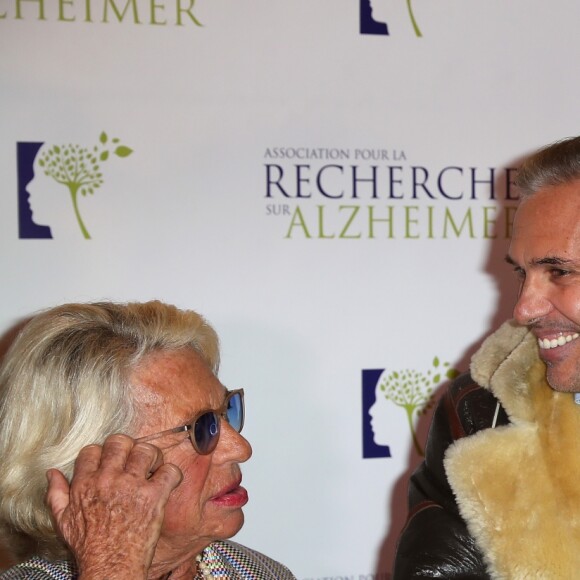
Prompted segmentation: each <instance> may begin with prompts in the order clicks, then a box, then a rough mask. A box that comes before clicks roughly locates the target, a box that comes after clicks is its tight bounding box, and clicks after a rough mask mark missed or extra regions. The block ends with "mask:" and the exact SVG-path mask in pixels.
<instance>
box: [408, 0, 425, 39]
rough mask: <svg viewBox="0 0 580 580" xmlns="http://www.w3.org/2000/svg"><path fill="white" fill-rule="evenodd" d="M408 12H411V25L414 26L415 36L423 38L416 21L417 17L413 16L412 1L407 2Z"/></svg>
mask: <svg viewBox="0 0 580 580" xmlns="http://www.w3.org/2000/svg"><path fill="white" fill-rule="evenodd" d="M407 10H408V11H409V18H410V19H411V24H412V25H413V30H414V31H415V35H416V36H418V37H421V36H423V35H422V34H421V30H420V29H419V25H418V24H417V21H416V20H415V15H414V14H413V7H412V6H411V0H407Z"/></svg>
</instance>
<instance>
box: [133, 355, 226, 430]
mask: <svg viewBox="0 0 580 580" xmlns="http://www.w3.org/2000/svg"><path fill="white" fill-rule="evenodd" d="M130 380H131V383H132V384H133V385H134V386H133V391H134V394H135V402H136V404H137V409H138V411H142V414H143V417H141V418H138V420H139V421H140V424H141V425H143V426H148V427H150V428H151V429H153V428H154V429H156V430H158V431H161V430H164V429H169V428H172V427H177V426H179V425H180V424H184V423H186V422H187V421H189V420H190V419H191V418H192V417H193V416H194V414H195V413H197V412H199V411H200V410H202V409H207V408H214V407H215V408H217V407H219V405H220V404H221V403H222V402H223V393H224V387H223V385H221V383H220V382H219V380H218V379H217V377H216V376H215V375H214V374H213V372H212V371H211V369H210V368H209V366H208V365H207V363H206V362H205V361H204V360H203V358H202V357H201V356H200V355H199V354H198V353H197V352H195V351H194V350H193V349H183V350H179V351H158V352H154V353H152V354H150V355H149V356H148V357H147V358H146V359H145V360H144V361H143V362H142V363H141V364H140V365H139V366H138V367H136V368H135V369H134V371H133V372H132V373H131V377H130ZM143 434H146V433H143Z"/></svg>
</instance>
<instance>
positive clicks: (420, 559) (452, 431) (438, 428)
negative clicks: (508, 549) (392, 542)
mask: <svg viewBox="0 0 580 580" xmlns="http://www.w3.org/2000/svg"><path fill="white" fill-rule="evenodd" d="M497 405H498V400H497V399H496V398H495V397H494V395H493V394H492V393H491V392H490V391H488V390H486V389H484V388H482V387H480V386H479V385H478V384H476V383H475V382H474V381H473V379H472V378H471V376H470V375H469V374H465V375H462V376H461V377H459V378H458V379H457V380H455V381H454V383H453V384H452V385H451V386H450V388H449V389H448V391H447V392H446V393H445V395H444V396H443V397H442V398H441V400H440V402H439V404H438V406H437V409H436V411H435V414H434V417H433V422H432V424H431V428H430V431H429V437H428V440H427V446H426V449H425V460H424V461H423V463H422V464H421V465H420V466H419V467H418V468H417V470H416V471H415V473H414V474H413V475H412V477H411V480H410V485H409V516H408V519H407V523H406V525H405V528H404V529H403V531H402V533H401V536H400V538H399V544H398V547H397V555H396V560H395V568H394V574H393V580H408V579H411V578H462V579H470V578H472V579H489V578H490V576H489V574H488V573H487V571H486V566H485V563H484V561H483V556H482V554H481V552H480V550H479V549H478V547H477V546H476V544H475V541H474V539H473V538H472V537H471V536H470V534H469V533H468V531H467V527H466V525H465V522H464V520H463V519H462V518H461V516H460V515H459V511H458V508H457V504H456V502H455V498H454V496H453V492H452V491H451V488H450V486H449V483H448V482H447V477H446V474H445V469H444V467H443V457H444V454H445V451H446V450H447V448H448V447H449V445H451V444H452V443H453V442H454V441H456V440H458V439H460V438H462V437H467V436H470V435H473V434H474V433H476V432H477V431H480V430H482V429H488V428H490V427H491V426H492V424H493V418H494V414H495V412H496V407H497ZM508 422H509V420H508V417H507V415H506V413H505V411H504V410H503V408H501V407H500V409H499V415H498V417H497V425H503V424H507V423H508Z"/></svg>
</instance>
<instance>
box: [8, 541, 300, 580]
mask: <svg viewBox="0 0 580 580" xmlns="http://www.w3.org/2000/svg"><path fill="white" fill-rule="evenodd" d="M202 561H203V562H204V563H205V565H206V569H208V570H209V571H210V572H211V575H212V577H213V578H215V580H295V576H294V575H293V574H292V572H290V570H288V568H286V567H285V566H283V565H282V564H279V563H278V562H276V561H274V560H272V559H271V558H268V557H267V556H264V555H263V554H261V553H260V552H256V551H255V550H251V549H250V548H246V547H245V546H242V545H240V544H236V543H235V542H230V541H224V542H214V543H213V544H210V545H209V546H208V547H207V548H206V549H205V550H204V551H203V558H202ZM77 577H78V571H77V569H76V566H75V565H74V563H73V562H70V561H65V560H61V561H58V562H50V561H49V560H45V559H44V558H40V557H38V556H35V557H33V558H31V559H30V560H27V561H26V562H23V563H21V564H18V565H17V566H14V567H12V568H10V569H9V570H7V571H6V572H4V573H3V574H0V580H21V579H27V580H75V579H76V578H77Z"/></svg>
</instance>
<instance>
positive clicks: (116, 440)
mask: <svg viewBox="0 0 580 580" xmlns="http://www.w3.org/2000/svg"><path fill="white" fill-rule="evenodd" d="M182 477H183V476H182V473H181V471H180V470H179V468H178V467H177V466H175V465H172V464H169V463H163V457H162V454H161V451H160V450H159V449H158V448H157V447H155V446H153V445H150V444H148V443H135V442H134V441H133V439H131V438H130V437H128V436H126V435H111V436H110V437H108V438H107V440H106V441H105V443H104V444H103V446H102V447H101V446H100V445H89V446H88V447H85V448H84V449H82V450H81V452H80V453H79V456H78V457H77V460H76V462H75V467H74V473H73V478H72V481H71V483H70V485H69V483H68V482H67V480H66V479H65V477H64V476H63V474H62V473H61V472H60V471H58V470H56V469H50V470H49V471H48V472H47V478H48V482H49V483H48V491H47V494H46V503H47V505H48V507H49V509H50V511H51V512H52V516H53V519H54V522H55V526H56V529H57V531H58V532H59V533H60V535H61V536H62V537H63V538H64V540H65V541H66V543H67V545H68V546H69V547H70V549H71V550H72V552H73V554H74V555H75V558H76V561H77V564H78V566H79V571H80V576H81V578H83V579H85V580H89V579H92V578H100V579H103V578H107V579H111V580H112V579H119V580H120V579H123V580H125V579H131V580H134V579H138V578H146V577H147V571H148V569H149V566H150V565H151V561H152V559H153V554H154V552H155V546H156V544H157V541H158V539H159V534H160V533H161V525H162V523H163V515H164V510H165V505H166V503H167V500H168V499H169V495H170V493H171V492H172V491H173V490H174V489H175V488H176V487H177V486H178V485H179V484H180V483H181V480H182Z"/></svg>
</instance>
